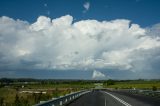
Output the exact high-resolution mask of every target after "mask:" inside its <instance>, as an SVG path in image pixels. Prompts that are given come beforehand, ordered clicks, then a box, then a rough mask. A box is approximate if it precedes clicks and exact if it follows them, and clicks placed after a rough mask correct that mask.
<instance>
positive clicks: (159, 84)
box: [0, 78, 160, 106]
mask: <svg viewBox="0 0 160 106" xmlns="http://www.w3.org/2000/svg"><path fill="white" fill-rule="evenodd" d="M97 83H98V84H101V85H103V87H104V88H114V89H150V90H153V91H156V90H159V89H160V80H98V81H97V80H40V79H39V80H37V79H6V78H2V79H0V106H31V105H33V104H37V103H40V101H41V102H43V101H46V100H49V99H53V98H57V97H60V96H64V95H66V94H69V93H72V92H76V91H79V90H83V89H92V88H96V86H97Z"/></svg>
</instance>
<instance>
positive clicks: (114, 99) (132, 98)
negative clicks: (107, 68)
mask: <svg viewBox="0 0 160 106" xmlns="http://www.w3.org/2000/svg"><path fill="white" fill-rule="evenodd" d="M67 106H160V99H158V98H153V97H148V96H143V95H133V94H130V93H127V92H120V91H108V90H106V91H102V90H94V91H91V92H89V93H87V94H85V95H82V96H81V97H79V98H78V99H76V100H74V101H72V102H71V103H70V104H68V105H67Z"/></svg>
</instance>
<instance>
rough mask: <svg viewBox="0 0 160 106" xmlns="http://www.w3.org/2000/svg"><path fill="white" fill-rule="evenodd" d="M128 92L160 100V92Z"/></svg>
mask: <svg viewBox="0 0 160 106" xmlns="http://www.w3.org/2000/svg"><path fill="white" fill-rule="evenodd" d="M128 92H130V93H133V94H142V95H147V96H152V97H158V98H160V91H152V90H128Z"/></svg>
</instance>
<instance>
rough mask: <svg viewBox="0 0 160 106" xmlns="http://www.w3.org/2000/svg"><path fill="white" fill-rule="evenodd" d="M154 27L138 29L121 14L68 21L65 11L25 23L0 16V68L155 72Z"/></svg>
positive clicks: (159, 53)
mask: <svg viewBox="0 0 160 106" xmlns="http://www.w3.org/2000/svg"><path fill="white" fill-rule="evenodd" d="M157 27H158V28H159V25H157V26H154V27H152V28H147V29H144V28H141V27H140V26H139V25H138V24H131V23H130V21H129V20H125V19H117V20H112V21H102V22H100V21H97V20H81V21H78V22H74V23H73V17H72V16H70V15H66V16H62V17H60V18H56V19H50V18H49V17H45V16H40V17H38V19H37V21H36V22H35V23H33V24H30V23H28V22H26V21H21V20H14V19H12V18H9V17H6V16H3V17H1V18H0V69H1V70H2V69H51V70H55V69H56V70H70V69H73V70H94V69H103V70H107V69H114V70H125V71H132V72H144V73H145V72H146V73H148V72H153V73H155V75H156V74H157V73H159V71H158V69H159V68H160V67H159V66H160V64H159V63H160V36H158V35H157V33H159V32H160V31H159V30H158V28H157ZM156 35H157V36H156ZM153 36H154V37H153Z"/></svg>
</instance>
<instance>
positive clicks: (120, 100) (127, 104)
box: [104, 91, 132, 106]
mask: <svg viewBox="0 0 160 106" xmlns="http://www.w3.org/2000/svg"><path fill="white" fill-rule="evenodd" d="M104 93H106V94H108V95H110V96H111V97H113V98H114V99H116V100H117V101H119V102H120V103H122V104H124V105H125V106H132V105H131V104H129V103H127V102H125V101H124V100H122V99H120V98H118V97H117V96H115V95H113V94H111V93H108V92H106V91H105V92H104Z"/></svg>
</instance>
